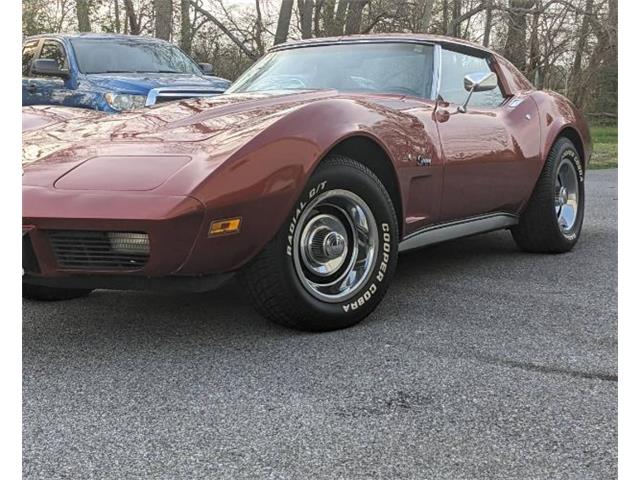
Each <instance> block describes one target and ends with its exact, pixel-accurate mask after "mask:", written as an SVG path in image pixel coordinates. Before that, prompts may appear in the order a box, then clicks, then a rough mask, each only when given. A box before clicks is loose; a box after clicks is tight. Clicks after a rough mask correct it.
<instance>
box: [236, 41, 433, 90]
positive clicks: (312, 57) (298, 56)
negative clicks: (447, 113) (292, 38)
mask: <svg viewBox="0 0 640 480" xmlns="http://www.w3.org/2000/svg"><path fill="white" fill-rule="evenodd" d="M432 76H433V46H432V45H422V44H414V43H377V44H371V43H369V44H357V43H352V44H343V45H325V46H312V47H300V48H292V49H289V50H281V51H279V52H273V53H270V54H268V55H266V56H265V57H263V58H262V59H261V60H260V61H259V62H257V63H256V64H254V65H253V66H252V67H251V68H249V70H247V71H246V72H245V73H244V74H243V75H242V76H241V77H240V78H239V79H238V80H237V81H236V82H235V83H234V84H233V85H232V86H231V88H229V90H227V93H234V92H256V91H264V90H309V89H313V90H315V89H336V90H341V91H356V92H375V93H397V94H404V95H415V96H420V97H427V98H429V97H430V93H431V83H432Z"/></svg>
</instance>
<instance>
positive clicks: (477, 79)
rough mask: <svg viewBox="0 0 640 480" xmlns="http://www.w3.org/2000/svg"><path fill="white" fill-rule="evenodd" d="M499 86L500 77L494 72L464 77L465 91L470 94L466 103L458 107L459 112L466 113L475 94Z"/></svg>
mask: <svg viewBox="0 0 640 480" xmlns="http://www.w3.org/2000/svg"><path fill="white" fill-rule="evenodd" d="M497 86H498V76H497V75H496V74H495V73H494V72H489V73H486V72H478V73H470V74H469V75H465V77H464V89H465V90H466V91H467V92H469V93H468V94H467V98H466V99H465V101H464V103H463V104H462V105H460V106H459V107H458V112H460V113H466V111H467V106H468V105H469V101H470V100H471V95H473V92H487V91H489V90H493V89H494V88H496V87H497Z"/></svg>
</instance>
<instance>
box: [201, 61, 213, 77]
mask: <svg viewBox="0 0 640 480" xmlns="http://www.w3.org/2000/svg"><path fill="white" fill-rule="evenodd" d="M198 66H199V67H200V70H202V73H204V74H205V75H211V74H212V73H213V65H211V64H210V63H199V64H198Z"/></svg>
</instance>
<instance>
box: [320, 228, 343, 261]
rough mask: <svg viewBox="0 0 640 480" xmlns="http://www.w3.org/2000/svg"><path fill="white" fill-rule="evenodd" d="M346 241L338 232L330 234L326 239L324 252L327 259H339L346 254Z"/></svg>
mask: <svg viewBox="0 0 640 480" xmlns="http://www.w3.org/2000/svg"><path fill="white" fill-rule="evenodd" d="M346 243H347V242H346V241H345V239H344V237H343V236H342V235H340V234H339V233H338V232H330V233H329V234H327V236H326V237H324V241H323V242H322V250H323V253H324V254H325V256H326V257H327V258H330V259H333V258H337V257H339V256H340V255H342V253H343V252H344V249H345V247H346Z"/></svg>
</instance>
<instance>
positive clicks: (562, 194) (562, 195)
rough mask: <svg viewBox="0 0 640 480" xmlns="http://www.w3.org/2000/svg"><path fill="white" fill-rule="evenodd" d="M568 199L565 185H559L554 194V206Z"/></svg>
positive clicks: (564, 203)
mask: <svg viewBox="0 0 640 480" xmlns="http://www.w3.org/2000/svg"><path fill="white" fill-rule="evenodd" d="M568 201H569V191H568V190H567V187H560V188H559V189H558V193H557V194H556V206H558V207H561V206H563V205H566V204H567V202H568Z"/></svg>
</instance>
